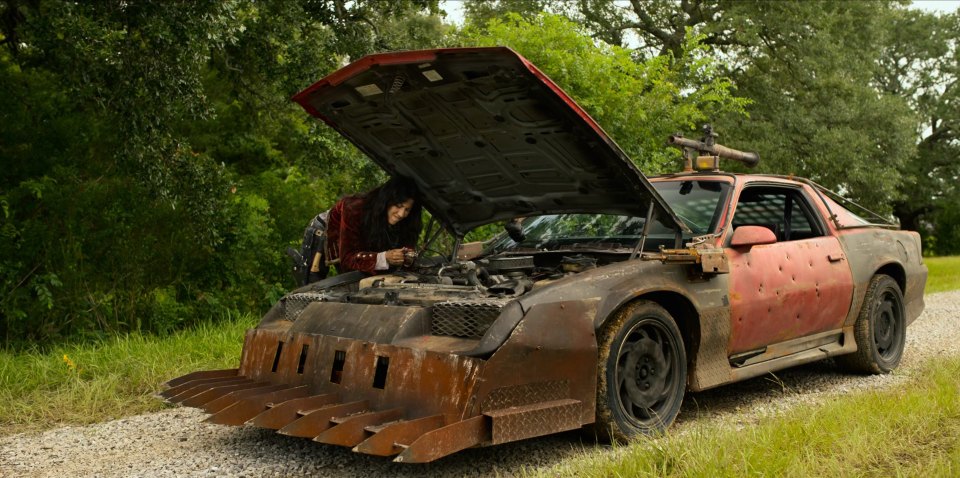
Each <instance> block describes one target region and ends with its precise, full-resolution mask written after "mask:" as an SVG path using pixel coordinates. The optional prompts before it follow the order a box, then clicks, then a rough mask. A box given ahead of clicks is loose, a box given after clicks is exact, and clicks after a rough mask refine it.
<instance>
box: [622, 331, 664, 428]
mask: <svg viewBox="0 0 960 478" xmlns="http://www.w3.org/2000/svg"><path fill="white" fill-rule="evenodd" d="M679 355H680V353H679V349H678V344H677V342H676V340H675V338H674V337H673V335H672V334H671V333H670V331H669V330H668V329H667V328H666V326H664V324H662V323H661V322H659V321H657V320H655V319H649V318H648V319H644V320H641V321H640V322H638V323H637V324H635V325H634V326H633V327H632V328H631V329H630V330H629V331H628V332H627V333H626V335H624V338H623V341H622V342H621V343H620V347H619V348H618V350H617V355H616V357H617V367H616V376H615V381H614V383H615V386H616V390H617V399H618V400H617V401H618V404H619V406H620V409H621V411H622V412H623V413H624V416H625V417H627V419H628V420H630V421H631V422H633V423H634V425H636V426H638V427H644V428H646V427H651V426H656V425H657V424H659V423H660V422H661V421H662V417H664V416H665V415H666V412H667V411H668V410H670V409H671V408H672V407H673V402H674V401H675V400H676V398H677V389H678V387H677V384H678V382H679V380H680V377H679V374H678V373H677V369H678V362H677V361H678V357H679Z"/></svg>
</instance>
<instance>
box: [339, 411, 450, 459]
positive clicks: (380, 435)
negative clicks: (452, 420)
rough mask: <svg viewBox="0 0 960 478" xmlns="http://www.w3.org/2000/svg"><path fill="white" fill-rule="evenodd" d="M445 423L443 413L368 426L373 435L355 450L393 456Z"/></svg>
mask: <svg viewBox="0 0 960 478" xmlns="http://www.w3.org/2000/svg"><path fill="white" fill-rule="evenodd" d="M443 425H444V421H443V415H433V416H429V417H423V418H416V419H413V420H401V421H398V422H394V423H389V424H386V426H382V427H367V431H368V432H371V433H373V436H371V437H370V438H367V439H366V440H364V441H363V442H361V443H360V444H359V445H357V446H356V447H355V448H354V449H353V451H355V452H358V453H365V454H367V455H376V456H393V455H396V454H398V453H400V452H402V451H403V450H404V449H405V448H406V447H407V446H409V445H410V444H411V443H413V442H414V441H415V440H416V439H417V438H419V437H420V436H421V435H423V434H424V433H427V432H429V431H431V430H436V429H437V428H440V427H442V426H443Z"/></svg>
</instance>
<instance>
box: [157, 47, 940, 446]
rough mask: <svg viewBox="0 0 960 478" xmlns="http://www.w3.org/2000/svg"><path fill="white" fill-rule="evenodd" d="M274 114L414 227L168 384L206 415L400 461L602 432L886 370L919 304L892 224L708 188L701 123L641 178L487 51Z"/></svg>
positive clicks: (447, 53)
mask: <svg viewBox="0 0 960 478" xmlns="http://www.w3.org/2000/svg"><path fill="white" fill-rule="evenodd" d="M294 100H295V101H296V102H297V103H299V104H300V105H302V106H303V108H304V109H305V110H306V111H307V112H308V113H309V114H311V115H313V116H316V117H318V118H320V119H322V120H323V121H324V122H326V123H327V124H328V125H329V126H330V127H332V128H334V129H335V130H337V131H338V132H340V133H341V134H342V135H343V136H345V137H346V138H347V139H349V140H350V141H352V142H353V143H354V144H355V145H356V146H357V147H358V148H359V149H360V150H362V151H363V152H364V153H365V154H367V155H368V156H369V157H370V158H371V159H372V160H373V161H374V162H376V163H377V164H378V165H380V166H381V167H382V168H383V169H384V170H385V171H386V172H387V173H388V174H390V175H401V176H404V177H407V178H412V179H413V180H414V181H415V182H416V184H417V185H418V186H419V189H420V191H421V192H422V201H423V204H424V207H425V209H426V210H427V211H429V214H430V216H431V217H432V218H433V221H434V223H435V226H434V227H431V228H429V229H430V230H428V231H427V232H426V236H427V238H428V241H426V242H428V243H429V244H425V245H424V248H423V249H424V250H422V251H420V252H421V254H420V256H419V259H418V262H417V263H416V264H414V265H413V266H412V267H410V268H407V269H403V270H397V271H393V272H390V273H385V274H383V275H378V276H366V275H364V274H362V273H358V272H350V273H345V274H340V275H337V276H334V277H330V278H327V279H325V280H323V281H320V282H316V283H313V284H310V285H307V286H305V287H302V288H300V289H297V290H295V291H293V292H291V293H290V294H288V295H287V296H285V297H284V298H283V299H282V300H280V301H279V303H277V304H276V305H275V306H274V307H273V308H272V309H271V310H270V311H269V312H268V313H267V314H266V315H265V316H264V317H263V319H262V321H261V322H260V324H259V325H258V326H257V327H256V328H254V329H251V330H249V331H248V332H247V334H246V338H245V342H244V347H243V352H242V356H241V358H240V364H239V368H237V369H229V370H214V371H200V372H194V373H191V374H188V375H186V376H183V377H180V378H177V379H174V380H171V381H170V382H168V384H167V385H168V387H169V388H167V389H166V390H165V391H163V392H162V393H161V395H163V396H164V397H166V398H167V399H168V400H169V401H171V402H174V403H180V404H183V405H188V406H195V407H201V408H203V409H204V410H206V411H207V412H209V413H211V414H212V415H211V416H210V417H209V418H208V420H209V421H211V422H214V423H221V424H227V425H244V424H247V425H252V426H258V427H265V428H270V429H275V430H278V432H279V433H282V434H286V435H293V436H300V437H306V438H309V439H312V440H315V441H317V442H322V443H327V444H334V445H342V446H347V447H352V448H353V450H355V451H357V452H361V453H367V454H372V455H381V456H392V457H395V460H397V461H403V462H429V461H432V460H435V459H438V458H441V457H443V456H446V455H449V454H451V453H455V452H457V451H459V450H463V449H465V448H469V447H474V446H488V445H497V444H501V443H505V442H510V441H515V440H521V439H525V438H530V437H535V436H540V435H545V434H551V433H557V432H561V431H565V430H574V429H579V428H582V427H592V429H593V430H594V431H595V433H596V434H598V435H599V436H601V437H603V438H607V439H613V440H625V439H629V438H631V437H634V436H637V435H640V434H645V433H651V432H659V431H662V430H664V429H665V428H666V427H668V426H669V425H670V424H671V423H672V422H673V421H674V418H675V417H676V416H677V414H678V412H679V410H680V405H681V402H682V400H683V398H684V394H685V393H686V392H687V391H699V390H705V389H708V388H712V387H717V386H721V385H724V384H729V383H732V382H736V381H739V380H744V379H747V378H750V377H755V376H759V375H762V374H766V373H769V372H772V371H776V370H780V369H783V368H786V367H791V366H795V365H798V364H803V363H807V362H811V361H816V360H822V359H824V358H827V357H835V360H836V361H837V363H838V364H839V365H840V366H841V367H843V368H845V369H848V370H850V371H852V372H857V373H885V372H889V371H891V370H892V369H894V368H895V367H897V365H898V363H899V362H900V360H901V357H902V356H903V353H904V343H905V342H904V339H905V336H906V332H907V326H908V325H909V324H910V323H911V322H912V321H913V320H914V319H916V318H917V317H918V316H919V314H920V313H921V311H922V310H923V289H924V284H925V281H926V274H927V272H926V267H925V265H924V263H923V258H922V255H921V250H920V239H919V236H918V235H917V234H916V233H915V232H907V231H899V230H897V228H896V227H895V226H892V225H890V224H888V223H886V222H885V221H884V220H883V219H882V218H880V217H878V216H876V215H874V214H872V213H870V212H868V211H866V210H864V209H863V208H860V207H858V206H856V205H855V204H852V203H849V202H847V201H845V200H843V199H842V198H840V197H839V196H838V195H836V194H833V193H831V192H830V191H827V190H825V189H824V188H822V187H819V186H818V185H817V184H814V183H813V182H811V181H807V180H802V179H797V178H791V177H782V176H773V175H744V174H731V173H726V172H723V171H721V169H720V163H719V162H720V158H732V159H736V160H740V161H743V162H746V163H748V164H753V163H755V162H756V161H757V159H758V158H757V157H756V155H752V154H749V153H742V152H739V151H735V150H732V149H729V148H725V147H723V146H720V145H718V144H715V142H714V140H713V135H712V134H710V132H709V131H707V134H706V135H705V136H704V137H703V138H702V139H700V140H691V139H687V138H683V137H680V136H674V137H671V138H670V142H671V143H672V144H674V145H675V146H678V147H681V148H683V149H684V151H685V158H686V161H685V162H686V168H685V171H684V172H682V173H678V174H671V175H666V176H658V177H651V178H647V177H646V176H644V175H643V174H642V173H641V172H640V171H639V170H638V169H637V168H636V166H634V164H633V163H632V162H631V161H630V159H629V158H628V157H627V156H626V154H625V153H624V152H623V151H622V150H621V149H620V148H619V147H618V146H617V145H616V144H615V143H614V141H613V140H611V139H610V138H609V137H608V136H607V135H606V134H605V133H604V132H603V130H602V129H601V128H600V127H599V126H598V125H597V124H596V122H594V121H593V120H592V119H591V118H590V116H589V115H588V114H587V113H586V112H584V111H583V110H582V109H581V108H580V107H579V106H578V105H577V104H576V103H575V102H574V101H573V100H572V99H571V98H570V97H569V96H567V94H566V93H564V92H563V91H562V90H561V89H560V88H559V87H557V86H556V85H555V84H554V83H553V82H552V81H550V79H549V78H547V77H546V75H544V74H543V73H542V72H540V71H539V70H538V69H537V68H536V67H534V66H533V65H532V64H530V63H529V62H528V61H527V60H525V59H524V58H523V57H521V56H520V55H518V54H516V53H515V52H513V51H511V50H509V49H507V48H467V49H440V50H427V51H411V52H399V53H387V54H379V55H372V56H368V57H365V58H363V59H360V60H359V61H357V62H355V63H353V64H351V65H348V66H346V67H344V68H343V69H341V70H339V71H336V72H334V73H333V74H331V75H329V76H327V77H326V78H324V79H322V80H320V81H319V82H317V83H316V84H314V85H312V86H311V87H309V88H307V89H306V90H305V91H303V92H301V93H299V94H298V95H296V96H295V97H294ZM518 218H522V220H521V219H518ZM504 221H507V222H510V223H512V224H519V225H520V227H519V228H518V230H515V231H513V233H511V234H509V235H508V234H503V235H501V236H497V237H495V238H494V239H492V240H490V241H488V242H487V243H485V244H484V245H483V247H482V248H471V247H468V245H467V244H463V243H462V241H463V238H464V236H465V235H466V234H467V233H468V232H469V231H471V230H473V229H474V228H477V227H480V226H484V225H488V224H493V223H500V222H504ZM515 221H516V222H515ZM440 230H443V231H446V233H447V234H448V235H449V236H448V237H450V238H451V239H450V241H451V243H452V244H449V245H447V247H448V249H447V250H446V252H445V253H444V254H441V255H435V256H433V257H431V255H430V254H429V253H428V252H427V251H428V250H430V249H434V250H435V249H441V248H440V247H439V245H440V243H441V242H443V241H441V240H439V239H437V237H442V236H443V235H442V234H439V233H438V232H437V231H440Z"/></svg>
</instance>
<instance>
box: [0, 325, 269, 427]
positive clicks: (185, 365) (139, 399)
mask: <svg viewBox="0 0 960 478" xmlns="http://www.w3.org/2000/svg"><path fill="white" fill-rule="evenodd" d="M255 324H256V319H254V318H253V317H249V316H247V317H239V318H229V319H226V320H224V321H222V322H219V323H217V324H209V323H208V324H204V325H201V326H199V327H197V328H194V329H191V330H187V331H183V332H180V333H177V334H175V335H171V336H168V337H162V338H160V337H154V336H146V335H140V334H131V335H128V336H124V337H117V338H114V339H110V340H104V341H102V342H99V343H95V344H86V345H69V346H63V347H59V348H55V349H53V350H52V351H49V352H42V353H41V352H37V351H33V352H30V351H27V352H5V351H0V403H2V404H3V406H2V407H0V435H8V434H12V433H18V432H22V431H30V430H37V429H45V428H50V427H53V426H58V425H62V424H85V423H93V422H99V421H103V420H109V419H111V418H116V417H122V416H129V415H135V414H138V413H144V412H148V411H154V410H159V409H162V408H164V407H165V405H164V404H163V402H161V401H160V400H159V399H157V398H155V397H154V396H153V394H154V393H155V392H157V391H159V389H160V384H161V383H163V382H165V381H166V380H169V379H171V378H174V377H177V376H179V375H183V374H185V373H188V372H192V371H195V370H203V369H216V368H232V367H236V366H237V365H238V362H239V360H240V349H241V346H242V345H243V334H244V331H245V330H246V329H247V328H249V327H251V326H253V325H255Z"/></svg>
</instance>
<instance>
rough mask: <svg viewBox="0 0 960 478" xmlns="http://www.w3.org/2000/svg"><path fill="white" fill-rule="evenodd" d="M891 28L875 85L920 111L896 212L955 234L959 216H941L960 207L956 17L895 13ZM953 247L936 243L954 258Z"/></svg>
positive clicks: (911, 225) (915, 225)
mask: <svg viewBox="0 0 960 478" xmlns="http://www.w3.org/2000/svg"><path fill="white" fill-rule="evenodd" d="M888 31H889V33H890V35H889V39H888V41H887V42H886V43H885V44H884V51H883V55H882V56H881V60H880V62H879V64H880V69H879V70H878V71H877V72H876V77H875V82H876V84H877V86H878V88H879V89H880V90H881V91H884V92H886V93H888V94H891V95H896V96H899V97H901V98H905V99H906V100H907V101H908V102H909V104H910V106H911V108H912V109H913V110H914V111H915V112H916V113H917V122H916V124H915V131H914V133H915V135H916V136H915V138H916V139H915V140H914V142H915V143H916V145H917V147H916V149H915V150H914V151H913V154H911V155H910V156H909V158H908V160H907V161H906V162H904V163H903V164H902V165H901V167H900V169H899V172H900V176H901V177H902V178H903V179H904V181H903V182H902V183H901V187H900V190H899V192H900V197H899V198H898V200H896V201H894V203H893V211H894V214H895V215H896V216H897V218H898V219H899V220H900V224H901V225H902V226H903V227H905V228H907V229H913V230H921V231H923V232H924V233H925V234H931V233H932V234H933V235H935V236H941V233H940V232H939V231H937V230H939V229H944V231H943V232H944V233H946V232H947V231H949V230H957V229H958V225H957V222H956V221H955V218H956V214H950V213H941V212H943V210H944V209H956V207H957V206H960V201H958V199H960V191H958V188H957V183H958V179H960V162H958V161H957V158H960V110H958V109H957V106H956V105H957V103H958V102H960V84H958V81H960V52H958V42H960V15H958V14H957V13H954V14H951V15H943V16H938V15H934V14H930V13H925V12H921V11H917V10H895V11H892V12H890V16H889V26H888ZM924 218H926V222H928V223H931V221H930V218H934V221H933V222H932V223H931V225H934V226H935V227H934V229H935V230H929V228H928V227H924ZM951 218H952V219H951ZM949 235H950V234H949V233H947V234H944V235H943V236H944V237H941V239H946V236H949ZM953 235H954V236H955V235H956V233H953ZM956 244H957V243H956V241H955V240H941V241H938V242H937V250H938V251H939V252H942V253H956V252H958V251H960V245H956Z"/></svg>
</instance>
